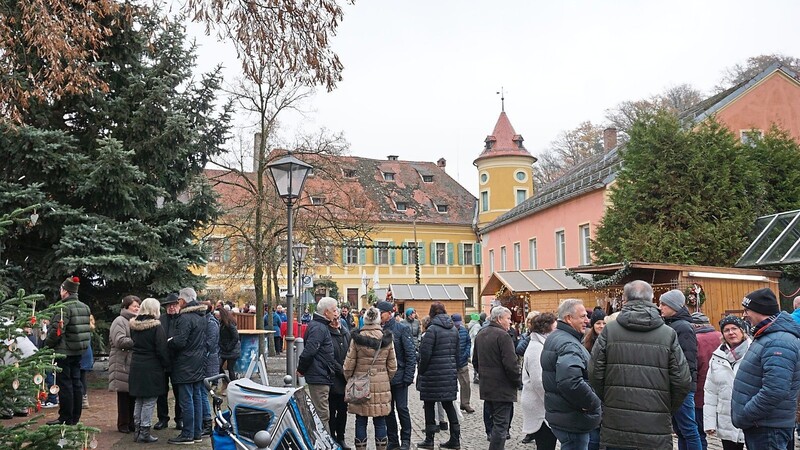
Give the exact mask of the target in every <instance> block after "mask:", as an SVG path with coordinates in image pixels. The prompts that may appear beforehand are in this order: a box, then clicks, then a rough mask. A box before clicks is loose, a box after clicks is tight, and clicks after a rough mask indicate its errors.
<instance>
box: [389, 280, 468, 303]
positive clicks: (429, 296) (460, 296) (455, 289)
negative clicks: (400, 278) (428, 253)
mask: <svg viewBox="0 0 800 450" xmlns="http://www.w3.org/2000/svg"><path fill="white" fill-rule="evenodd" d="M389 289H391V290H392V298H393V299H394V300H395V301H405V300H467V294H465V293H464V290H463V289H461V286H459V285H457V284H391V285H389Z"/></svg>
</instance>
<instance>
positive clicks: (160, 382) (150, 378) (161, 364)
mask: <svg viewBox="0 0 800 450" xmlns="http://www.w3.org/2000/svg"><path fill="white" fill-rule="evenodd" d="M130 326H131V338H133V357H132V358H131V376H130V380H129V382H128V385H129V389H130V391H129V393H130V395H131V396H133V397H143V398H152V397H158V396H159V395H164V394H166V393H167V383H166V380H165V379H164V373H165V372H166V370H167V368H168V367H169V350H167V333H165V332H164V327H162V326H161V322H159V321H158V320H156V319H155V318H154V317H153V316H137V317H134V318H133V319H131V320H130Z"/></svg>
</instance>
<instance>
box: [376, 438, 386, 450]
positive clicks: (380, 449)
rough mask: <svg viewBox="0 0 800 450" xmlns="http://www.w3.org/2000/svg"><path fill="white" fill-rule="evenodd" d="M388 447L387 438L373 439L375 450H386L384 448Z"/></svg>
mask: <svg viewBox="0 0 800 450" xmlns="http://www.w3.org/2000/svg"><path fill="white" fill-rule="evenodd" d="M388 445H389V438H388V437H385V438H383V439H375V450H386V446H388Z"/></svg>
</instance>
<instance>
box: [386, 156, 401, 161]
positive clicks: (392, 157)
mask: <svg viewBox="0 0 800 450" xmlns="http://www.w3.org/2000/svg"><path fill="white" fill-rule="evenodd" d="M397 158H398V156H397V155H389V156H388V157H387V159H388V160H389V161H397Z"/></svg>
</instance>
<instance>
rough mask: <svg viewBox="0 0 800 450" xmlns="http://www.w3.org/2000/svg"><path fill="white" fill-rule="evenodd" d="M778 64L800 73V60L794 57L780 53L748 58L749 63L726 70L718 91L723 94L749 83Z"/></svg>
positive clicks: (717, 88)
mask: <svg viewBox="0 0 800 450" xmlns="http://www.w3.org/2000/svg"><path fill="white" fill-rule="evenodd" d="M776 62H777V63H781V64H783V65H784V66H786V67H788V68H789V69H791V70H793V71H795V72H798V71H800V58H795V57H793V56H787V55H783V54H780V53H773V54H771V55H758V56H751V57H749V58H747V61H746V62H745V63H744V64H741V63H740V64H734V65H733V66H731V67H729V68H727V69H725V71H724V74H723V76H722V79H721V80H720V82H719V84H718V85H717V86H716V91H717V92H722V91H724V90H726V89H728V88H730V87H732V86H736V85H737V84H739V83H742V82H744V81H747V80H749V79H751V78H753V77H754V76H756V75H758V74H759V73H761V72H762V71H763V70H764V69H766V68H767V67H769V66H771V65H772V64H774V63H776Z"/></svg>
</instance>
